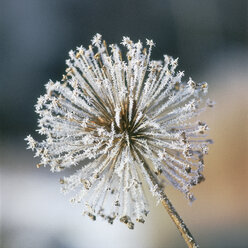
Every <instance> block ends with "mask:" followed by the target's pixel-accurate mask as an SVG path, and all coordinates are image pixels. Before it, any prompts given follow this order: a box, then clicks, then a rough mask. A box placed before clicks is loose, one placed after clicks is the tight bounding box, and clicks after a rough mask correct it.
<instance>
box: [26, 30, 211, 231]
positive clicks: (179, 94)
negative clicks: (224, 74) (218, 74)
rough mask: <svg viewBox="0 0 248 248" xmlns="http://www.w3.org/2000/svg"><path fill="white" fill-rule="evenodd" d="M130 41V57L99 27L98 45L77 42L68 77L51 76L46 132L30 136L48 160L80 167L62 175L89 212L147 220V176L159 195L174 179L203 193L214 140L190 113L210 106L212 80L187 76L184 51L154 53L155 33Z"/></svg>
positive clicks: (43, 119)
mask: <svg viewBox="0 0 248 248" xmlns="http://www.w3.org/2000/svg"><path fill="white" fill-rule="evenodd" d="M121 44H122V45H123V46H124V47H125V48H126V50H127V52H126V56H125V57H123V55H122V53H121V50H120V48H119V47H118V46H117V45H116V44H113V45H110V46H109V47H110V49H109V50H110V51H111V52H110V51H108V47H107V45H106V43H105V41H103V42H102V37H101V35H100V34H96V36H95V37H94V38H93V40H92V45H90V46H89V48H88V49H86V48H84V47H82V46H81V47H78V48H77V50H76V51H70V52H69V56H70V59H68V60H67V61H66V64H67V66H68V68H67V69H66V74H65V75H63V78H62V82H61V83H60V82H55V83H54V82H52V81H49V82H48V84H47V85H46V94H45V95H44V96H41V97H39V99H38V103H37V105H36V113H38V114H39V116H40V118H39V124H38V126H39V129H38V132H39V133H40V134H42V135H45V137H46V138H45V139H44V140H43V141H42V142H36V141H35V140H34V139H33V138H32V137H31V136H28V137H27V138H26V140H27V141H28V145H29V148H30V149H32V150H34V151H35V152H36V153H35V156H39V157H41V162H40V164H39V166H41V165H44V166H46V165H49V166H50V167H51V171H61V170H63V169H65V168H68V167H71V166H78V167H79V169H78V170H77V171H76V172H75V173H74V174H73V175H71V176H69V177H64V178H63V179H61V180H60V182H61V184H62V190H63V192H70V191H74V190H77V195H76V196H74V197H73V199H72V202H82V205H83V208H84V213H85V214H87V215H88V216H89V217H90V218H92V219H93V220H95V219H96V216H97V215H98V216H101V217H103V218H104V219H106V220H107V221H108V222H109V223H113V221H114V219H115V218H118V219H119V220H120V221H121V222H124V223H126V224H127V225H128V227H129V228H131V229H132V228H133V226H134V224H133V219H135V220H136V221H138V222H142V223H143V222H144V219H145V216H146V215H147V214H148V211H149V210H148V203H147V200H146V197H145V194H144V189H143V187H144V183H147V184H148V187H149V189H150V191H151V192H152V193H153V195H156V196H157V198H158V200H159V198H160V194H159V193H158V188H159V187H160V186H161V185H163V186H165V184H168V183H169V184H172V185H173V186H174V187H175V188H176V189H178V190H180V191H181V192H183V193H184V194H185V196H186V197H187V198H188V199H189V200H190V201H192V200H193V199H194V197H193V195H192V194H191V193H190V189H191V187H192V186H194V185H196V184H198V183H200V182H201V181H203V180H204V177H203V175H202V174H201V173H202V170H203V166H204V165H203V156H204V155H205V154H206V153H207V151H208V144H209V143H210V142H211V141H210V140H207V139H206V138H205V131H206V130H207V129H208V126H207V125H206V124H205V123H203V122H201V121H196V122H194V123H190V122H189V120H190V119H191V118H193V117H196V116H198V114H199V113H200V112H202V111H203V110H204V109H205V108H206V105H207V104H205V105H204V104H202V102H203V101H202V96H203V95H205V94H206V93H207V88H208V87H207V83H195V82H194V81H193V80H192V79H189V80H188V82H182V77H183V75H184V73H183V72H181V71H179V72H176V67H177V59H173V58H172V57H169V56H164V60H163V61H155V60H151V59H150V56H151V50H152V47H153V46H154V43H153V41H152V40H147V42H146V45H147V48H144V47H143V44H142V43H141V42H140V41H138V42H137V43H134V42H133V41H132V40H130V39H129V38H128V37H123V41H122V43H121ZM93 46H94V48H93ZM149 174H152V175H154V177H156V179H157V182H159V184H155V185H154V183H153V182H152V181H151V178H150V177H149Z"/></svg>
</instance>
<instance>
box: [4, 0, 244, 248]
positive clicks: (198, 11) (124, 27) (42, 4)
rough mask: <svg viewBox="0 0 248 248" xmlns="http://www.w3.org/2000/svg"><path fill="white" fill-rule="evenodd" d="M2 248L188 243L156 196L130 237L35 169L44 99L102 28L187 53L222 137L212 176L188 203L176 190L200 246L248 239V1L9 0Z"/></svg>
mask: <svg viewBox="0 0 248 248" xmlns="http://www.w3.org/2000/svg"><path fill="white" fill-rule="evenodd" d="M0 4H1V15H0V36H1V39H0V56H1V62H0V127H1V128H0V153H1V154H0V197H1V198H0V247H1V248H31V247H32V248H98V247H101V248H105V247H106V248H109V247H120V248H127V247H128V248H134V247H141V248H162V247H169V248H180V247H185V244H184V241H183V239H182V238H181V237H180V234H179V233H178V231H177V229H176V227H175V226H174V224H173V223H172V221H171V220H170V218H169V216H168V214H167V213H166V212H165V211H164V209H163V208H162V206H160V205H159V206H156V205H155V204H154V201H153V200H154V199H152V198H150V203H151V212H150V214H149V215H148V218H147V221H146V223H145V224H144V225H143V224H136V226H135V229H134V230H133V231H130V230H128V229H127V228H126V226H125V225H123V224H121V223H118V222H116V223H115V224H114V225H109V224H108V223H105V222H103V221H101V220H97V221H96V222H92V221H91V220H89V219H88V218H87V217H82V216H81V213H80V206H76V207H72V206H71V205H70V203H69V202H68V199H66V197H64V196H63V195H62V194H60V190H59V189H60V185H59V183H58V181H59V178H60V177H61V175H59V174H52V173H50V172H49V169H48V168H40V169H39V170H38V169H37V168H36V166H35V165H36V163H37V162H38V160H36V159H34V158H33V154H32V152H31V151H27V150H26V143H25V142H24V138H25V137H26V136H27V135H28V134H30V133H31V134H33V135H35V134H34V132H35V129H36V125H37V115H36V114H35V113H34V104H35V103H36V99H37V97H38V96H39V95H43V94H44V93H45V90H44V84H45V83H46V82H47V81H48V80H49V79H53V80H60V79H61V76H62V74H63V72H64V70H65V59H67V58H68V51H69V50H70V49H75V48H76V46H79V45H81V44H83V45H84V46H87V45H88V44H89V43H90V40H91V39H92V36H93V35H94V34H95V33H96V32H98V33H101V34H102V35H103V38H104V39H105V40H107V41H108V43H109V44H110V43H119V42H120V41H121V39H122V36H123V35H125V36H130V37H131V39H133V40H134V41H137V40H138V39H141V40H142V41H145V38H149V39H153V40H154V41H155V43H156V47H155V48H154V50H153V54H152V58H153V59H162V55H163V54H168V55H171V56H173V57H179V69H180V70H185V74H186V78H188V77H189V76H191V77H192V78H193V79H194V80H195V81H207V82H208V83H209V97H210V98H212V99H213V100H215V102H216V103H217V104H216V106H215V108H214V109H209V110H208V112H206V113H204V114H203V115H201V117H200V119H202V120H203V121H205V122H207V123H208V124H209V126H210V128H211V130H210V132H209V136H210V137H211V138H213V139H214V142H215V143H214V144H213V145H211V147H210V152H209V155H208V156H207V158H206V168H205V173H204V175H205V177H206V181H205V182H204V183H202V184H200V185H198V186H197V187H196V188H195V189H194V193H195V195H196V198H197V200H196V201H195V202H194V203H193V204H192V205H191V206H189V204H188V202H187V201H186V200H185V199H184V197H183V196H182V195H181V194H180V193H178V192H176V191H175V190H174V189H171V188H170V187H168V188H167V189H166V192H167V194H168V196H169V198H170V199H171V201H172V202H173V204H174V206H175V207H176V209H177V210H178V212H179V213H180V215H181V216H182V218H183V219H184V221H185V222H186V223H187V225H188V227H189V228H190V230H191V232H192V233H193V235H194V236H195V238H196V240H197V241H198V242H199V244H200V245H201V247H225V248H226V247H230V248H231V247H236V248H239V247H247V244H248V235H247V230H248V179H247V178H248V169H247V167H248V155H247V154H248V129H247V126H248V97H247V92H248V1H247V0H235V1H231V0H230V1H229V0H208V1H203V0H142V1H141V0H122V1H121V0H0Z"/></svg>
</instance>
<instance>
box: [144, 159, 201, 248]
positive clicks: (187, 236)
mask: <svg viewBox="0 0 248 248" xmlns="http://www.w3.org/2000/svg"><path fill="white" fill-rule="evenodd" d="M143 161H144V160H143ZM144 162H145V161H144ZM143 165H144V168H145V170H146V172H147V174H148V175H149V178H150V179H151V181H152V183H153V186H154V187H155V188H156V193H158V194H159V197H160V198H161V203H162V204H163V206H164V208H165V209H166V210H167V212H168V214H169V216H170V217H171V219H172V220H173V222H174V223H175V225H176V227H177V229H178V230H179V231H180V233H181V235H182V237H183V239H184V241H185V242H186V244H187V245H188V247H190V248H197V247H199V246H198V245H197V243H196V241H195V239H194V238H193V235H192V234H191V233H190V231H189V229H188V227H187V226H186V224H185V223H184V222H183V220H182V218H181V217H180V215H179V214H178V213H177V211H176V210H175V208H174V207H173V205H172V203H171V202H170V200H169V199H168V197H167V196H166V194H165V193H164V190H163V188H162V187H161V186H160V184H159V182H158V180H157V178H156V177H155V176H154V175H153V173H152V172H151V170H150V168H149V166H148V164H147V163H146V162H145V163H144V164H143Z"/></svg>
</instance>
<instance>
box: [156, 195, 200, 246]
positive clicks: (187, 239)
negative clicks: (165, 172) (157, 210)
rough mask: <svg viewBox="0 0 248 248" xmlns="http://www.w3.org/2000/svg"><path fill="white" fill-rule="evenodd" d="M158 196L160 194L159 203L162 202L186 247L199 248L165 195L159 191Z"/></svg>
mask: <svg viewBox="0 0 248 248" xmlns="http://www.w3.org/2000/svg"><path fill="white" fill-rule="evenodd" d="M160 194H161V197H162V201H161V202H162V204H163V206H164V208H165V209H166V210H167V212H168V214H169V216H170V217H171V219H172V220H173V222H174V223H175V225H176V226H177V228H178V230H179V232H180V233H181V235H182V237H183V239H184V241H185V242H186V244H187V245H188V247H191V248H196V247H199V246H198V245H197V244H196V242H195V240H194V238H193V236H192V234H191V233H190V231H189V229H188V227H187V226H186V224H185V223H184V222H183V220H182V218H181V217H180V215H179V214H178V213H177V211H176V210H175V208H174V207H173V205H172V203H171V202H170V200H169V199H168V197H167V196H166V194H165V193H164V192H163V191H162V190H161V192H160Z"/></svg>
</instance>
